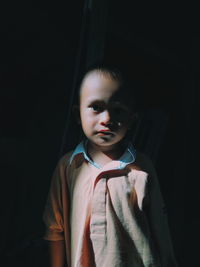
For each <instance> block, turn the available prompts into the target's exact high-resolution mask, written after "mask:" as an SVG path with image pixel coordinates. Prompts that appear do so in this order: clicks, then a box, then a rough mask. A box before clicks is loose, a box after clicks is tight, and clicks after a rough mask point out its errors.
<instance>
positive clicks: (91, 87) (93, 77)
mask: <svg viewBox="0 0 200 267" xmlns="http://www.w3.org/2000/svg"><path fill="white" fill-rule="evenodd" d="M95 89H97V90H95ZM107 90H108V91H109V92H110V91H112V95H111V97H110V101H111V102H118V103H122V104H126V103H128V102H129V100H130V99H129V97H130V96H129V94H128V92H127V90H126V89H125V88H124V87H122V86H121V85H120V81H117V80H115V79H113V78H112V77H111V76H110V75H109V74H107V73H99V72H97V71H93V72H91V73H88V74H87V75H86V76H85V78H84V80H83V82H82V85H81V88H80V96H81V95H82V93H84V95H85V94H89V95H90V96H91V97H92V98H93V97H94V98H95V93H97V91H98V92H101V95H106V94H107Z"/></svg>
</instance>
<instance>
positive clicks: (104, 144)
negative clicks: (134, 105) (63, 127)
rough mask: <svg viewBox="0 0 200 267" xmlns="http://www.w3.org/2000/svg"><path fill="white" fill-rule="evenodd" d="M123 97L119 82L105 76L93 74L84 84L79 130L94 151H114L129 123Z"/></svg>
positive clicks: (129, 114)
mask: <svg viewBox="0 0 200 267" xmlns="http://www.w3.org/2000/svg"><path fill="white" fill-rule="evenodd" d="M124 95H125V92H122V89H120V87H119V83H118V82H117V81H114V80H112V79H111V78H110V77H109V76H106V75H104V74H100V73H95V72H93V73H90V74H89V75H88V76H87V77H86V78H85V80H84V81H83V84H82V87H81V93H80V118H81V124H82V129H83V132H84V133H85V135H86V137H87V138H88V140H89V141H90V143H91V144H93V145H95V147H96V148H97V149H100V150H104V151H105V150H109V149H113V147H114V146H115V145H117V144H118V143H119V142H120V141H121V140H122V139H123V138H124V136H125V135H126V132H127V130H128V128H129V126H130V124H131V123H132V114H131V112H130V109H129V108H128V107H127V106H126V104H125V99H124Z"/></svg>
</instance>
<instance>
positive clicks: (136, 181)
mask: <svg viewBox="0 0 200 267" xmlns="http://www.w3.org/2000/svg"><path fill="white" fill-rule="evenodd" d="M79 146H80V145H79ZM82 147H83V146H82ZM83 150H84V147H83ZM75 151H76V152H75V153H72V152H69V153H68V154H67V155H65V156H63V157H62V158H61V159H60V161H59V162H58V165H57V167H56V170H55V172H54V175H53V178H52V183H51V188H50V192H49V196H48V200H47V204H46V208H45V212H44V222H45V224H46V234H45V237H44V238H45V239H46V240H52V241H56V240H65V244H66V255H67V263H68V267H86V266H87V267H95V266H96V267H114V266H115V267H123V266H124V267H133V266H134V267H143V266H144V267H160V266H162V267H174V266H176V261H175V258H174V255H173V249H172V244H171V240H170V234H169V229H168V224H167V218H166V214H165V213H164V212H163V210H164V209H163V208H164V204H163V199H162V196H161V192H160V189H159V185H158V181H157V178H156V174H155V171H154V169H153V167H152V164H151V162H150V161H149V160H148V159H147V158H146V157H144V156H143V155H141V154H140V153H138V152H137V157H136V158H135V151H134V150H131V149H130V147H129V148H127V150H126V151H125V154H124V156H123V157H122V158H120V159H119V160H114V161H112V162H110V163H108V164H106V165H105V166H104V167H103V168H101V167H100V166H98V165H97V164H93V162H92V161H91V160H90V159H89V158H88V157H87V153H86V152H85V151H78V153H77V149H76V150H75Z"/></svg>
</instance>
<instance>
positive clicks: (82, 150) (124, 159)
mask: <svg viewBox="0 0 200 267" xmlns="http://www.w3.org/2000/svg"><path fill="white" fill-rule="evenodd" d="M87 143H88V140H86V141H82V142H81V143H80V144H79V145H77V147H76V148H75V150H74V152H73V153H72V155H71V157H70V164H71V163H72V161H73V159H74V158H75V156H76V155H78V154H82V155H83V156H84V158H85V159H86V160H87V161H88V162H90V163H91V164H92V165H93V166H95V167H96V168H98V169H101V168H102V167H101V166H100V165H99V164H97V163H96V162H94V161H92V160H91V159H90V158H89V156H88V155H87ZM135 159H136V150H135V148H134V147H133V145H132V144H131V143H129V144H128V146H127V148H126V150H125V152H124V154H123V155H122V156H121V157H120V158H119V159H118V161H119V162H120V164H119V167H118V168H119V169H124V168H125V167H126V165H128V164H130V163H133V162H134V161H135Z"/></svg>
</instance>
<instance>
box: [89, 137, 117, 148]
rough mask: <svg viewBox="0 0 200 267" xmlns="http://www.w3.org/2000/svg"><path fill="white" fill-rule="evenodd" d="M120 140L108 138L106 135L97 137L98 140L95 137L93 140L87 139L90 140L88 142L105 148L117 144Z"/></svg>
mask: <svg viewBox="0 0 200 267" xmlns="http://www.w3.org/2000/svg"><path fill="white" fill-rule="evenodd" d="M121 140H122V139H120V140H118V139H115V140H112V139H108V138H106V137H101V138H98V140H96V139H95V140H89V141H90V143H92V144H93V145H94V146H96V147H99V148H105V149H106V148H112V147H115V146H117V145H118V144H119V143H120V141H121Z"/></svg>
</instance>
